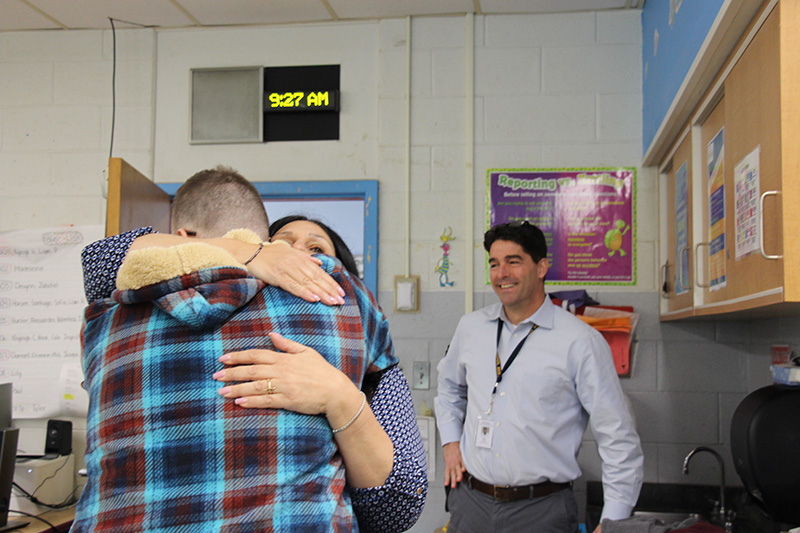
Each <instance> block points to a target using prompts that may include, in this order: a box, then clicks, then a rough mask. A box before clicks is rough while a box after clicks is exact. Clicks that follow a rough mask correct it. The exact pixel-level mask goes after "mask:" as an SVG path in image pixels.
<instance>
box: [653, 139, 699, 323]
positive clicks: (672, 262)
mask: <svg viewBox="0 0 800 533" xmlns="http://www.w3.org/2000/svg"><path fill="white" fill-rule="evenodd" d="M691 141H692V139H691V135H690V134H689V130H688V129H687V130H685V131H684V133H683V134H682V135H681V136H680V137H679V138H678V140H677V141H676V142H675V144H674V146H673V148H672V150H670V153H671V156H670V158H669V160H668V162H667V164H666V166H665V168H664V177H665V185H666V186H665V190H664V192H665V193H666V194H665V198H666V204H665V208H664V209H662V213H664V214H665V215H666V220H665V221H663V222H662V224H665V225H666V227H667V228H669V231H668V232H667V233H666V237H667V238H666V241H667V247H666V252H665V253H666V257H667V260H666V262H665V263H664V266H663V267H662V270H661V280H662V287H661V292H662V298H663V299H664V312H663V314H664V315H665V316H669V317H670V318H672V319H676V318H685V317H687V316H692V314H693V313H694V277H695V276H694V250H692V243H693V241H694V235H693V229H694V213H693V207H694V203H693V197H694V195H693V184H694V181H693V175H694V173H693V164H692V163H693V161H692V142H691Z"/></svg>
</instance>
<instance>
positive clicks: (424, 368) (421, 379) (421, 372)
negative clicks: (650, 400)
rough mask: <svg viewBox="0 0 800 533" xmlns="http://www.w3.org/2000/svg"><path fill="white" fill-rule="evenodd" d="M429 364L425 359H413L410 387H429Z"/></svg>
mask: <svg viewBox="0 0 800 533" xmlns="http://www.w3.org/2000/svg"><path fill="white" fill-rule="evenodd" d="M430 376H431V364H430V363H429V362H427V361H414V373H413V375H412V377H411V383H412V387H413V388H415V389H430V388H431V380H430Z"/></svg>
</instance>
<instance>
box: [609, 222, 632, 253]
mask: <svg viewBox="0 0 800 533" xmlns="http://www.w3.org/2000/svg"><path fill="white" fill-rule="evenodd" d="M614 225H615V226H617V227H616V228H614V229H610V230H608V231H607V232H606V236H605V239H604V242H605V244H606V248H608V249H609V252H608V255H610V256H613V255H614V254H615V253H616V252H619V255H621V256H624V255H625V250H623V249H622V236H623V235H625V234H626V233H627V232H628V230H629V229H631V227H630V226H628V225H627V224H625V221H624V220H617V221H616V222H615V223H614Z"/></svg>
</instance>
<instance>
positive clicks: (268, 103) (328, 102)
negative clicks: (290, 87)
mask: <svg viewBox="0 0 800 533" xmlns="http://www.w3.org/2000/svg"><path fill="white" fill-rule="evenodd" d="M265 96H266V98H265V99H264V112H265V113H269V112H283V113H285V112H298V111H338V110H339V91H334V90H327V91H271V92H267V93H266V95H265Z"/></svg>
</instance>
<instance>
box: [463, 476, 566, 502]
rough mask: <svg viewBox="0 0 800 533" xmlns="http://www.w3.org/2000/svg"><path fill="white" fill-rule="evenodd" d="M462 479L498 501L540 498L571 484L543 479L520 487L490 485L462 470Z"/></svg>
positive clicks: (469, 485)
mask: <svg viewBox="0 0 800 533" xmlns="http://www.w3.org/2000/svg"><path fill="white" fill-rule="evenodd" d="M464 481H466V482H467V486H468V487H470V488H472V489H475V490H477V491H480V492H482V493H484V494H488V495H489V496H491V497H492V498H494V499H495V500H496V501H499V502H513V501H515V500H527V499H530V498H541V497H542V496H548V495H550V494H553V493H554V492H558V491H560V490H564V489H568V488H570V487H571V486H572V483H553V482H552V481H543V482H541V483H536V484H535V485H524V486H521V487H511V486H508V485H490V484H489V483H484V482H483V481H481V480H480V479H477V478H476V477H474V476H473V475H472V474H470V473H469V472H466V471H465V472H464Z"/></svg>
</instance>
